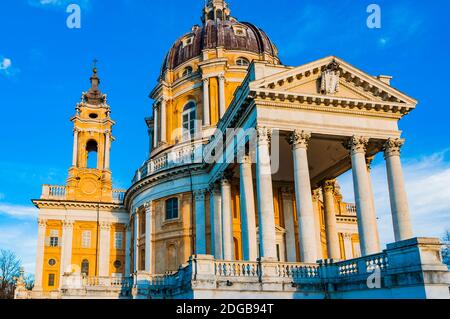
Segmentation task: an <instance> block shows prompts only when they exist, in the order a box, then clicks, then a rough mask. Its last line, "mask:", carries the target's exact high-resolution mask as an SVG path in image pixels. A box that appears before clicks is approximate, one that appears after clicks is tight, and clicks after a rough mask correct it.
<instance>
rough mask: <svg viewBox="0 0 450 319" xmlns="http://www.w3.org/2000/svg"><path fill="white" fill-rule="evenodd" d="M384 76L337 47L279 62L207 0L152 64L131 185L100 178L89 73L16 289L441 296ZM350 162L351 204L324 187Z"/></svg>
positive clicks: (85, 293) (99, 131) (71, 295)
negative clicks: (67, 155)
mask: <svg viewBox="0 0 450 319" xmlns="http://www.w3.org/2000/svg"><path fill="white" fill-rule="evenodd" d="M302 62H303V61H302ZM104 80H105V81H107V79H104ZM391 80H392V77H390V76H386V75H369V74H367V73H365V72H364V71H362V70H360V69H358V68H357V67H355V66H353V65H351V64H350V63H348V62H346V61H343V60H342V59H340V58H338V57H334V56H330V57H324V58H320V59H318V60H316V61H312V62H309V63H306V64H302V65H300V66H287V65H284V64H282V62H281V60H280V58H279V56H278V48H277V47H276V46H275V44H274V43H273V42H272V41H271V39H270V38H269V36H268V35H267V34H266V33H265V32H264V31H262V30H261V29H260V28H258V27H257V26H255V25H253V24H251V23H247V22H240V21H238V20H237V19H235V18H234V17H233V16H232V15H231V10H230V7H229V6H228V4H227V2H226V1H224V0H209V1H208V2H207V3H206V4H205V7H204V9H203V12H202V18H201V23H200V24H199V25H194V26H193V27H192V28H191V29H190V30H189V31H188V32H187V33H186V34H184V35H183V36H182V37H180V38H179V39H178V40H177V41H176V42H175V43H174V44H173V46H172V47H171V48H170V50H169V51H168V53H167V56H166V57H165V59H164V61H163V62H162V68H161V72H160V74H159V79H158V83H157V84H156V86H155V87H154V89H153V90H152V92H151V93H150V97H151V100H152V103H153V104H152V108H151V110H152V111H151V112H152V114H150V112H149V115H150V116H149V117H148V118H145V122H143V124H144V123H145V124H146V125H147V127H148V140H149V146H148V147H149V151H150V152H149V153H150V156H149V157H148V158H146V159H143V161H144V162H143V164H142V166H141V167H138V168H137V170H136V172H135V173H132V172H130V178H132V183H131V186H130V187H129V188H128V189H126V190H117V189H114V188H113V182H112V176H113V175H112V172H111V170H110V161H111V160H114V159H112V158H111V157H110V151H111V147H113V144H114V142H116V141H115V139H114V136H113V127H114V125H115V124H116V123H115V122H114V121H113V119H112V118H111V110H113V106H110V105H109V101H108V100H107V98H106V95H105V94H104V93H102V91H101V87H100V76H99V74H98V71H97V69H96V68H94V70H93V74H92V76H91V78H90V83H91V84H90V88H89V90H88V91H87V92H85V93H83V94H82V99H81V101H80V102H79V103H78V104H77V105H76V107H75V114H74V115H73V117H72V119H71V121H72V122H73V126H74V130H73V158H72V165H71V167H70V168H69V171H68V178H67V182H66V185H63V186H55V185H44V186H43V189H42V196H41V198H39V199H35V200H33V203H34V205H35V206H36V207H37V208H38V209H39V219H38V230H39V231H38V245H37V254H36V255H37V259H36V278H35V280H36V282H35V287H34V289H33V291H26V290H25V289H23V287H22V286H21V284H20V280H19V284H18V288H17V290H16V298H19V299H20V298H22V299H28V298H35V299H39V298H42V299H78V298H83V299H90V298H92V299H121V298H123V299H132V298H134V299H180V298H183V299H192V298H194V299H202V298H208V299H211V298H228V299H234V298H239V299H247V298H274V299H281V298H284V299H306V298H315V299H318V298H332V299H355V298H423V299H425V298H449V297H450V295H449V285H450V274H449V272H448V270H447V267H446V266H444V265H443V263H442V258H441V255H440V242H439V240H438V239H433V238H415V237H414V233H413V230H412V226H411V217H410V211H409V207H408V199H407V194H406V191H405V184H404V180H403V173H402V165H401V148H402V146H403V144H404V142H405V141H404V139H402V132H401V130H400V129H399V126H398V122H399V120H400V119H402V118H403V117H404V116H406V115H407V114H409V113H410V112H411V111H413V110H414V108H415V107H416V104H417V101H416V100H414V99H413V98H411V97H409V96H407V95H405V94H404V93H402V92H401V91H400V90H397V89H396V88H394V87H393V86H392V85H391ZM144 93H145V92H144ZM149 110H150V107H149ZM144 117H145V114H143V118H144ZM118 125H120V123H118ZM117 143H120V141H117ZM143 147H144V146H143ZM145 147H147V146H145ZM378 153H383V154H384V158H385V165H386V168H387V181H388V187H389V193H390V199H389V200H390V204H391V211H392V221H393V226H394V227H393V229H392V231H393V234H394V235H395V241H396V242H395V243H392V244H389V245H387V247H381V245H380V240H379V234H378V227H377V212H376V210H375V205H374V192H373V190H372V180H371V162H372V160H373V158H374V157H375V156H376V155H377V154H378ZM348 171H351V172H352V174H353V184H354V193H355V203H347V202H345V201H344V200H343V197H342V194H341V189H340V185H339V184H338V182H337V178H338V177H339V176H341V175H342V174H344V173H346V172H348Z"/></svg>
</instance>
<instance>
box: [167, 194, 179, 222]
mask: <svg viewBox="0 0 450 319" xmlns="http://www.w3.org/2000/svg"><path fill="white" fill-rule="evenodd" d="M178 216H179V214H178V198H170V199H168V200H166V220H173V219H178Z"/></svg>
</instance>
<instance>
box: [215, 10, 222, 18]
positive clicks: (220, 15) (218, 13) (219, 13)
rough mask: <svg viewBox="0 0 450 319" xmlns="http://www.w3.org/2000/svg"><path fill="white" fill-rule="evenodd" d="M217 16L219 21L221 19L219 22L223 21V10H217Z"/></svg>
mask: <svg viewBox="0 0 450 319" xmlns="http://www.w3.org/2000/svg"><path fill="white" fill-rule="evenodd" d="M216 16H217V19H219V20H222V19H223V12H222V10H220V9H219V10H217V11H216Z"/></svg>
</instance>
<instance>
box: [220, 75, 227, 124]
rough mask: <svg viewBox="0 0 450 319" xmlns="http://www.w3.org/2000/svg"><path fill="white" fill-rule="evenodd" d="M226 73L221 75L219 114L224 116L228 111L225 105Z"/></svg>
mask: <svg viewBox="0 0 450 319" xmlns="http://www.w3.org/2000/svg"><path fill="white" fill-rule="evenodd" d="M225 103H226V102H225V75H223V74H221V75H219V115H220V118H222V117H223V116H224V115H225V112H226V105H225Z"/></svg>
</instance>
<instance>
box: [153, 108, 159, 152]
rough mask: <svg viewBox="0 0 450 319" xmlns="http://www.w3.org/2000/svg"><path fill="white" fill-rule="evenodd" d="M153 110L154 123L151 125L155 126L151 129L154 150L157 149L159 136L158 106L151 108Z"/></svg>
mask: <svg viewBox="0 0 450 319" xmlns="http://www.w3.org/2000/svg"><path fill="white" fill-rule="evenodd" d="M153 108H154V113H155V114H154V115H153V118H154V123H153V125H154V126H155V128H154V129H153V138H154V139H155V141H154V147H155V148H156V147H158V143H159V134H158V106H157V105H156V104H155V105H154V106H153Z"/></svg>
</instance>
